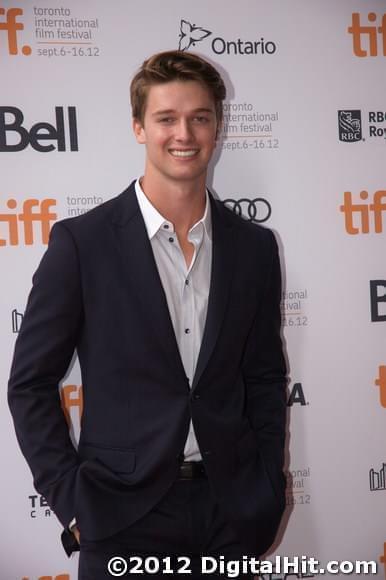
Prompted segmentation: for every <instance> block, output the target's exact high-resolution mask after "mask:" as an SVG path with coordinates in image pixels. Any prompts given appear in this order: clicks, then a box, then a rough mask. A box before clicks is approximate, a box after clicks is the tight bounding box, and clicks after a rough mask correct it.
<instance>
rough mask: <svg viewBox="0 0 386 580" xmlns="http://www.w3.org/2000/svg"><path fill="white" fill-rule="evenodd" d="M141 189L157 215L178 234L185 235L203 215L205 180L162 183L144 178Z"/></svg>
mask: <svg viewBox="0 0 386 580" xmlns="http://www.w3.org/2000/svg"><path fill="white" fill-rule="evenodd" d="M141 187H142V190H143V192H144V193H145V195H146V197H147V198H148V199H149V200H150V202H151V203H152V204H153V206H154V207H155V208H156V209H157V210H158V211H159V213H160V214H161V215H162V216H163V217H164V218H165V219H167V220H168V221H170V222H171V223H172V224H173V225H174V228H175V230H176V232H178V233H179V234H181V235H182V236H185V235H187V233H188V231H189V230H190V228H191V227H192V226H193V225H194V224H195V223H197V222H198V221H199V220H200V219H201V218H202V217H203V215H204V212H205V203H206V187H205V180H204V179H202V180H200V182H197V181H196V182H194V183H191V182H186V183H181V182H178V183H173V182H170V181H168V182H167V183H162V182H160V181H159V180H157V183H154V182H153V181H152V179H150V178H148V177H147V176H146V174H145V176H144V177H143V178H142V179H141Z"/></svg>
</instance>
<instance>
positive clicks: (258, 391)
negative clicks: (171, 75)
mask: <svg viewBox="0 0 386 580" xmlns="http://www.w3.org/2000/svg"><path fill="white" fill-rule="evenodd" d="M268 234H269V248H270V249H269V255H270V259H269V262H268V273H267V278H266V285H265V292H264V295H263V299H262V301H261V305H260V308H259V309H258V312H257V315H256V318H255V321H254V324H253V327H252V330H251V332H250V335H249V337H248V341H247V345H246V350H245V355H244V360H243V376H244V382H245V385H246V392H247V414H248V418H249V421H250V424H251V426H252V427H253V430H254V432H255V433H256V436H257V440H258V446H259V450H260V452H261V454H262V457H263V460H264V463H265V466H266V469H267V471H268V475H269V476H270V479H271V480H272V483H273V485H274V487H275V488H276V492H277V493H278V495H279V496H280V497H281V499H284V489H285V480H284V476H283V465H284V449H285V434H286V409H287V404H286V385H287V379H286V363H285V359H284V354H283V345H282V340H281V318H282V317H281V309H280V301H281V273H280V262H279V256H278V248H277V243H276V240H275V238H274V235H273V234H272V232H270V231H269V230H268Z"/></svg>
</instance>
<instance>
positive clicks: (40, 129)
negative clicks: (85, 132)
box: [0, 107, 79, 153]
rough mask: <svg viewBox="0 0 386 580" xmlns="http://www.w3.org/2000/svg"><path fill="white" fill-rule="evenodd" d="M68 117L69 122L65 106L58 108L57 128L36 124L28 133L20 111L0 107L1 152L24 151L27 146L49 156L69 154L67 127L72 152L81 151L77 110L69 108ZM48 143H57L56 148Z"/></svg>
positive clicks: (55, 126)
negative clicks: (60, 152) (55, 152)
mask: <svg viewBox="0 0 386 580" xmlns="http://www.w3.org/2000/svg"><path fill="white" fill-rule="evenodd" d="M67 116H68V122H67V123H66V122H65V117H64V107H55V125H53V124H52V123H45V122H44V123H35V125H32V127H31V128H30V130H29V131H28V129H26V128H25V127H24V126H23V122H24V115H23V113H22V111H21V110H20V109H18V108H17V107H0V152H2V153H9V152H11V153H12V152H15V151H23V150H24V149H25V148H26V147H28V145H31V147H32V149H35V151H39V152H40V153H49V152H50V151H54V150H55V149H57V150H58V151H66V131H65V129H66V125H68V134H69V145H70V151H78V150H79V149H78V129H77V120H76V108H75V107H67ZM9 137H10V139H9ZM10 141H11V142H10ZM47 141H54V143H55V142H56V147H55V145H54V144H53V143H47Z"/></svg>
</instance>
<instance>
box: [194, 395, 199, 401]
mask: <svg viewBox="0 0 386 580" xmlns="http://www.w3.org/2000/svg"><path fill="white" fill-rule="evenodd" d="M200 398H201V397H200V395H193V399H195V400H196V401H197V399H200Z"/></svg>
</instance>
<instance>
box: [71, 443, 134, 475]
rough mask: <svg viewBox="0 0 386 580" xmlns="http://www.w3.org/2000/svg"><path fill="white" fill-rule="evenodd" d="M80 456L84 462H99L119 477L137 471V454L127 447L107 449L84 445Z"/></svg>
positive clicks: (105, 447) (80, 450) (88, 444)
mask: <svg viewBox="0 0 386 580" xmlns="http://www.w3.org/2000/svg"><path fill="white" fill-rule="evenodd" d="M79 455H80V457H81V458H82V459H84V460H90V459H93V460H97V461H100V463H103V465H104V466H105V467H107V468H109V469H110V470H111V471H113V472H114V473H116V474H117V475H121V476H123V477H124V476H127V475H129V474H130V473H133V471H135V463H136V461H135V459H136V457H135V452H134V450H133V449H127V448H125V447H107V446H100V445H93V444H90V443H82V444H81V446H80V448H79Z"/></svg>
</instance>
